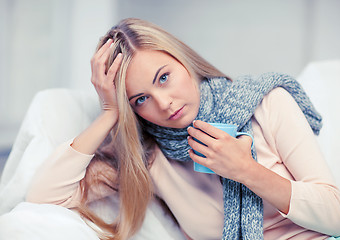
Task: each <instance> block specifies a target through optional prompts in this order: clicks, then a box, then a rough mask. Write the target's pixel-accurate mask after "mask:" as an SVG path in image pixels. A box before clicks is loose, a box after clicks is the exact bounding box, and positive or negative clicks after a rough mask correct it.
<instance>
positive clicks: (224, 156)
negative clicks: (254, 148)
mask: <svg viewBox="0 0 340 240" xmlns="http://www.w3.org/2000/svg"><path fill="white" fill-rule="evenodd" d="M188 133H189V135H190V136H189V137H188V143H189V145H190V146H191V147H192V148H193V149H194V150H195V151H197V152H200V153H202V154H203V155H204V156H206V158H204V157H200V156H198V155H196V154H195V153H194V152H193V150H192V149H190V150H189V155H190V157H191V159H192V160H193V161H195V162H197V163H199V164H201V165H203V166H206V167H208V168H210V169H211V170H213V171H214V172H215V173H216V174H218V175H220V176H222V177H224V178H229V179H232V180H234V181H238V182H241V181H242V175H243V174H244V173H246V172H247V171H246V170H247V169H249V168H250V167H251V164H254V163H255V164H256V162H255V161H254V159H253V158H252V155H251V144H252V139H251V137H249V136H244V135H242V136H240V137H239V138H234V137H232V136H230V135H229V134H228V133H226V132H224V131H222V130H220V129H218V128H216V127H213V126H212V125H210V124H208V123H206V122H203V121H200V120H197V121H195V122H194V127H189V128H188ZM193 138H195V139H198V140H199V141H201V142H202V143H204V144H205V145H206V146H204V145H203V144H200V143H198V142H197V141H195V140H194V139H193Z"/></svg>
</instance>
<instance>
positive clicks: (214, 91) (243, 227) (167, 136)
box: [144, 73, 322, 240]
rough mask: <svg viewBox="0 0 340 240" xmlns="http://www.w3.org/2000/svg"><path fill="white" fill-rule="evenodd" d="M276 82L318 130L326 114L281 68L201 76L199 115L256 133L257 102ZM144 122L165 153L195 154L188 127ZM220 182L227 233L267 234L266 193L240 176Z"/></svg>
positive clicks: (238, 236)
mask: <svg viewBox="0 0 340 240" xmlns="http://www.w3.org/2000/svg"><path fill="white" fill-rule="evenodd" d="M276 87H283V88H284V89H286V90H287V91H288V92H289V93H290V94H291V95H292V96H293V98H294V99H295V101H296V102H297V103H298V105H299V107H300V108H301V110H302V112H303V113H304V114H305V117H306V119H307V120H308V123H309V124H310V126H311V128H312V129H313V131H314V133H315V134H319V131H320V129H321V126H322V123H321V120H322V118H321V116H320V115H319V114H318V113H317V111H316V110H315V109H314V107H313V105H312V103H311V102H310V100H309V98H308V96H307V95H306V93H305V92H304V91H303V89H302V87H301V86H300V84H299V83H298V82H297V81H296V80H295V79H293V78H292V77H290V76H287V75H282V74H277V73H267V74H263V75H260V76H259V77H252V76H243V77H240V78H238V79H236V80H235V81H230V80H227V79H225V78H212V79H205V80H203V81H202V83H201V86H200V90H201V100H200V101H201V102H200V108H199V112H198V115H197V117H196V119H198V120H202V121H205V122H219V123H229V124H235V125H237V126H238V131H242V132H248V133H250V134H252V125H251V117H252V116H253V114H254V111H255V109H256V107H257V106H258V105H259V104H260V103H261V101H262V99H263V97H264V96H265V95H267V94H268V93H269V92H270V91H271V90H272V89H274V88H276ZM282 107H284V106H282ZM144 127H145V130H146V131H147V132H148V133H149V134H151V135H152V136H153V137H154V138H155V140H156V142H157V143H158V145H159V147H160V149H161V150H162V152H163V153H164V155H165V156H166V157H167V158H170V159H175V160H178V161H190V160H191V159H190V157H189V154H188V150H189V149H190V146H189V145H188V142H187V136H188V133H187V130H186V129H187V128H183V129H176V128H167V127H161V126H158V125H155V124H153V123H150V122H145V124H144ZM255 147H256V143H255ZM252 155H253V158H254V159H255V160H257V157H256V151H255V148H253V149H252ZM222 183H223V195H224V199H223V200H224V209H225V211H224V228H223V239H228V240H229V239H251V240H253V239H263V206H262V199H261V198H260V197H258V196H257V195H256V194H254V193H253V192H252V191H251V190H249V189H248V188H247V187H245V186H244V185H242V184H240V183H238V182H235V181H233V180H230V179H226V178H223V179H222Z"/></svg>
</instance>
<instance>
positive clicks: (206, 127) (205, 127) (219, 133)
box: [194, 120, 226, 139]
mask: <svg viewBox="0 0 340 240" xmlns="http://www.w3.org/2000/svg"><path fill="white" fill-rule="evenodd" d="M194 127H195V128H198V129H200V130H202V131H203V132H205V133H207V134H209V135H210V136H211V137H213V138H216V139H220V138H223V137H225V136H226V134H225V132H224V131H223V130H221V129H218V128H216V127H214V126H212V125H210V124H209V123H206V122H203V121H200V120H196V121H194Z"/></svg>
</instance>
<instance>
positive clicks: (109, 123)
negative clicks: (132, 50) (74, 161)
mask: <svg viewBox="0 0 340 240" xmlns="http://www.w3.org/2000/svg"><path fill="white" fill-rule="evenodd" d="M111 44H112V39H110V40H108V41H107V42H106V43H105V44H104V45H103V46H102V47H101V48H100V49H99V50H98V51H97V52H96V53H95V54H94V56H93V57H92V59H91V69H92V76H91V82H92V84H93V85H94V87H95V89H96V91H97V94H98V96H99V98H100V100H101V105H102V109H103V111H102V113H101V114H100V115H99V116H98V117H97V118H96V119H95V121H94V122H93V123H92V124H91V125H90V126H89V127H87V128H86V129H85V130H84V131H83V132H81V133H80V134H79V135H78V136H77V137H76V138H75V139H74V140H73V143H72V144H71V146H72V147H73V148H74V149H75V150H77V151H79V152H81V153H85V154H94V153H95V151H96V150H97V149H98V147H99V146H100V144H101V143H102V142H103V141H104V139H105V137H106V136H107V135H108V134H109V133H110V131H111V129H112V128H113V126H114V125H115V124H116V123H117V120H118V106H117V96H116V87H115V84H114V79H115V77H116V74H117V71H118V69H119V66H120V63H121V61H122V54H118V56H117V57H116V59H115V60H114V61H113V63H112V65H111V66H110V68H109V69H108V70H107V71H106V63H107V61H108V58H109V56H110V53H111V51H112V49H111V48H110V45H111Z"/></svg>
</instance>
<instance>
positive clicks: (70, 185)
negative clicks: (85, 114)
mask: <svg viewBox="0 0 340 240" xmlns="http://www.w3.org/2000/svg"><path fill="white" fill-rule="evenodd" d="M111 42H112V40H110V41H108V42H107V43H106V44H104V45H103V47H102V48H101V49H99V51H98V52H97V53H96V54H95V55H94V56H93V58H92V60H91V67H92V78H91V81H92V83H93V85H94V86H95V88H96V91H97V93H98V95H99V97H100V100H101V101H102V108H103V111H102V113H101V114H100V115H99V116H98V117H97V119H96V120H95V121H94V122H93V123H92V124H91V125H90V126H89V127H88V128H87V129H85V130H84V131H83V132H82V133H81V134H80V135H79V136H77V137H76V138H75V139H74V140H73V142H72V143H71V144H70V143H65V144H63V145H62V146H60V147H59V148H58V149H57V150H56V151H54V152H53V153H52V154H51V156H50V157H49V158H48V159H47V160H46V161H45V162H44V164H43V165H42V166H41V168H40V169H39V171H38V173H37V174H36V175H35V176H34V178H33V181H32V184H31V187H30V189H29V191H28V194H27V197H26V198H27V201H30V202H37V203H53V204H59V205H64V206H67V207H72V206H73V205H74V202H75V201H79V200H80V196H81V189H80V184H79V183H80V182H81V181H82V180H83V179H84V176H85V173H86V168H87V167H88V165H89V163H90V162H91V159H92V158H93V156H94V155H93V154H94V153H95V151H96V150H97V148H98V147H99V146H100V145H101V143H102V142H103V141H104V139H105V138H106V136H107V135H108V134H109V133H110V131H111V130H112V128H113V127H114V125H115V124H116V122H117V119H118V109H117V106H116V95H115V86H114V82H113V80H114V78H115V75H116V72H117V69H118V67H119V65H120V62H121V55H119V56H118V57H117V58H116V59H115V61H114V62H113V64H112V65H111V67H110V68H109V70H108V71H107V74H106V73H105V70H106V69H105V63H106V61H107V58H108V56H109V54H110V44H111ZM99 165H100V164H99V162H97V163H96V164H92V166H93V167H91V165H90V169H92V170H93V169H94V170H93V171H89V172H90V173H92V174H86V176H88V177H87V178H93V176H94V174H93V173H94V172H96V173H99V172H100V174H102V173H104V172H107V171H105V170H104V168H105V167H106V166H104V165H105V164H104V165H103V164H101V165H100V166H101V167H99V168H98V166H99ZM106 168H107V167H106ZM111 175H112V174H111ZM97 177H99V176H97ZM90 192H91V191H90ZM103 194H104V195H105V194H106V193H105V192H104V193H103ZM103 194H102V195H103Z"/></svg>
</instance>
